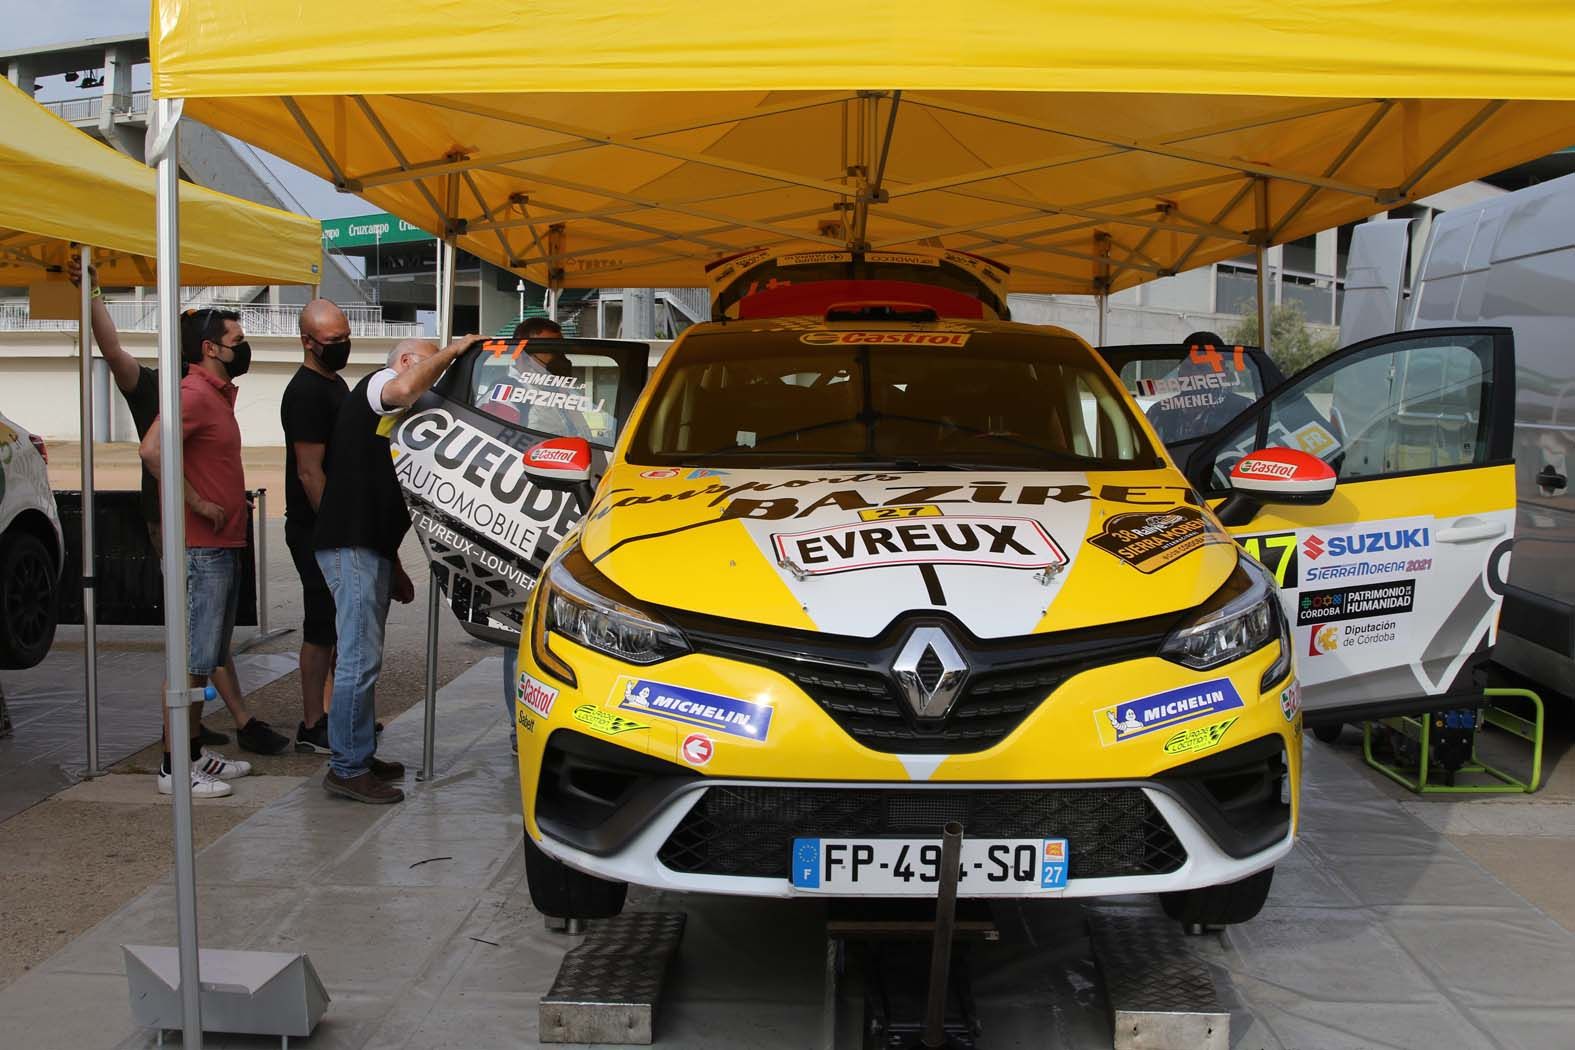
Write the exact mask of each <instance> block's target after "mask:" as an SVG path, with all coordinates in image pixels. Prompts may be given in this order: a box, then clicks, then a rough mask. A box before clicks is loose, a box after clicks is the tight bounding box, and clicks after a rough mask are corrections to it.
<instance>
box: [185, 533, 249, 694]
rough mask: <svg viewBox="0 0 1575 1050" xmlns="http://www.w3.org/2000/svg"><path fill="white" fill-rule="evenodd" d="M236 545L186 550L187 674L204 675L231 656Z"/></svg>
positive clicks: (236, 585) (237, 598) (238, 591)
mask: <svg viewBox="0 0 1575 1050" xmlns="http://www.w3.org/2000/svg"><path fill="white" fill-rule="evenodd" d="M242 553H243V550H242V548H239V547H188V548H187V549H186V673H187V674H190V675H196V676H199V677H202V678H206V677H208V676H209V675H211V674H212V673H213V669H214V668H215V667H223V666H224V663H225V661H227V660H228V659H229V658H230V636H231V635H232V634H234V633H235V613H236V610H237V609H238V608H239V606H240V598H241V572H240V568H241V554H242Z"/></svg>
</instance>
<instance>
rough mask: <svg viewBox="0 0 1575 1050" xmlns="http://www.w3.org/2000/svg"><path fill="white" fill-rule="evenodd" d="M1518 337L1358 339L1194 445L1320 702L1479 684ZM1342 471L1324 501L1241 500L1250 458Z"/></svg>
mask: <svg viewBox="0 0 1575 1050" xmlns="http://www.w3.org/2000/svg"><path fill="white" fill-rule="evenodd" d="M1514 357H1515V353H1514V341H1513V337H1512V335H1511V333H1510V330H1509V329H1507V328H1440V329H1433V330H1429V331H1409V332H1402V333H1397V334H1393V335H1386V336H1381V337H1379V338H1375V339H1369V340H1367V341H1365V342H1361V343H1357V344H1355V345H1353V346H1350V347H1346V348H1345V349H1343V350H1340V351H1337V352H1336V353H1335V354H1333V355H1331V356H1329V357H1327V358H1325V359H1324V360H1322V361H1320V362H1318V363H1316V364H1314V365H1312V366H1311V367H1309V368H1307V369H1305V370H1304V371H1302V372H1300V373H1298V374H1297V375H1295V376H1293V377H1292V378H1291V379H1290V380H1288V381H1287V382H1286V383H1284V384H1283V385H1282V386H1280V387H1279V388H1278V389H1276V390H1274V391H1272V392H1271V393H1269V394H1268V395H1267V396H1266V397H1264V398H1263V399H1262V401H1261V403H1260V404H1259V405H1258V406H1257V407H1256V408H1255V409H1253V410H1252V411H1251V412H1249V413H1248V414H1246V415H1244V416H1242V417H1241V418H1239V419H1238V420H1236V421H1235V422H1233V423H1232V424H1231V425H1230V427H1228V428H1227V429H1226V430H1225V431H1223V432H1221V433H1220V434H1218V435H1217V436H1216V437H1214V438H1212V439H1210V440H1209V441H1207V442H1205V443H1204V444H1203V445H1202V446H1200V447H1199V448H1198V449H1197V452H1196V454H1195V455H1194V457H1193V460H1192V464H1191V467H1190V468H1189V470H1188V479H1189V480H1190V481H1191V482H1192V483H1193V485H1194V486H1195V487H1196V488H1197V489H1198V491H1199V492H1200V493H1202V494H1203V495H1204V497H1205V498H1206V499H1208V500H1209V502H1210V503H1211V504H1214V505H1215V506H1216V510H1217V512H1218V513H1219V515H1220V519H1221V521H1222V522H1223V523H1224V524H1225V526H1226V527H1227V528H1228V529H1229V530H1230V531H1231V533H1232V534H1233V535H1235V537H1236V539H1237V540H1238V542H1240V543H1241V544H1242V546H1243V547H1245V548H1246V549H1247V551H1248V552H1249V553H1251V554H1253V555H1254V556H1255V557H1257V558H1258V560H1259V561H1261V562H1262V563H1263V564H1264V565H1265V566H1267V567H1268V568H1269V569H1270V570H1271V571H1272V572H1273V573H1274V575H1275V578H1276V579H1277V580H1278V582H1279V584H1280V587H1281V596H1282V602H1283V605H1284V608H1285V612H1286V615H1287V617H1288V619H1289V623H1290V625H1291V631H1292V636H1293V644H1294V645H1295V647H1296V655H1297V661H1298V669H1299V672H1298V673H1299V677H1300V680H1301V683H1302V695H1303V702H1304V704H1305V705H1306V707H1307V708H1308V709H1309V710H1314V709H1318V708H1339V709H1342V710H1347V709H1348V710H1349V711H1350V712H1351V715H1350V717H1351V718H1356V717H1359V715H1360V712H1361V710H1362V709H1363V708H1364V707H1376V706H1377V705H1380V704H1384V703H1389V702H1392V701H1396V700H1407V699H1415V698H1420V697H1425V696H1433V695H1438V694H1442V693H1446V692H1450V691H1457V690H1465V689H1467V688H1469V685H1470V677H1469V672H1470V669H1471V667H1470V665H1471V663H1472V662H1473V661H1472V657H1473V655H1474V654H1477V653H1480V652H1482V651H1483V650H1485V649H1487V648H1489V647H1491V645H1492V644H1493V641H1494V638H1495V634H1496V631H1497V625H1498V613H1499V609H1500V606H1501V605H1502V602H1503V593H1502V592H1503V581H1504V579H1505V574H1506V573H1507V572H1508V555H1509V549H1510V542H1511V539H1512V536H1513V529H1514V508H1515V476H1514V458H1513V452H1512V447H1513V446H1512V438H1513V431H1514V394H1515V388H1514V380H1515V360H1514ZM1270 446H1283V447H1289V448H1296V449H1300V450H1302V451H1303V452H1307V453H1311V454H1312V455H1315V456H1317V457H1318V458H1319V459H1321V460H1323V461H1324V462H1325V463H1327V464H1328V465H1329V466H1330V467H1332V468H1333V469H1334V471H1335V473H1336V479H1337V480H1336V485H1335V489H1334V493H1333V495H1332V496H1330V498H1329V499H1328V501H1327V502H1325V503H1322V504H1320V505H1315V506H1310V505H1293V504H1260V503H1258V502H1255V501H1254V500H1252V499H1249V498H1246V497H1244V496H1242V495H1240V494H1238V495H1235V496H1231V497H1230V498H1229V499H1227V498H1226V497H1227V496H1229V495H1230V487H1229V481H1228V476H1229V473H1230V469H1231V467H1232V466H1234V465H1235V463H1236V461H1237V460H1239V459H1240V458H1241V457H1242V456H1244V455H1245V454H1247V453H1248V452H1251V451H1254V450H1256V449H1261V448H1266V447H1270Z"/></svg>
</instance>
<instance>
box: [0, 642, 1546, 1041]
mask: <svg viewBox="0 0 1575 1050" xmlns="http://www.w3.org/2000/svg"><path fill="white" fill-rule="evenodd" d="M499 671H500V668H499V666H498V661H497V659H496V658H491V659H487V660H484V661H482V662H481V663H480V664H478V665H477V666H476V667H474V668H472V669H471V670H470V671H468V672H466V673H465V674H464V675H463V676H461V677H460V678H459V679H457V680H455V681H454V682H453V683H452V684H450V685H449V686H448V687H446V688H445V689H444V690H443V692H442V695H441V697H440V701H439V719H438V738H437V739H438V767H437V768H438V771H439V774H440V776H439V779H437V780H436V781H434V782H433V783H430V784H413V783H407V784H406V790H407V792H409V794H410V798H409V799H408V800H407V801H406V802H405V803H404V804H403V805H399V806H393V807H386V808H385V807H367V806H359V805H356V804H354V803H350V802H345V801H343V800H337V799H331V798H329V797H327V796H326V795H325V794H324V793H323V791H322V789H321V787H320V786H319V785H318V784H317V783H315V782H313V781H311V780H309V781H307V782H306V783H305V784H303V785H301V786H300V787H299V788H297V789H296V790H294V791H292V792H291V793H289V794H287V795H285V796H284V797H282V798H280V799H278V800H277V801H275V802H273V803H272V804H270V805H268V806H267V807H266V808H264V809H263V810H261V811H259V812H258V813H257V814H256V815H255V816H253V817H251V818H250V819H249V820H247V821H246V822H245V823H243V824H241V825H239V826H238V827H236V828H235V829H234V830H233V831H231V832H230V833H229V834H227V835H225V836H224V837H223V838H222V839H220V840H219V841H218V842H216V843H215V844H213V845H212V846H210V847H209V848H208V849H207V850H205V851H204V852H203V853H202V854H201V856H200V858H199V860H198V864H197V873H198V880H199V883H198V887H199V888H198V892H199V899H200V910H199V914H200V926H201V935H202V942H203V944H204V946H206V947H213V948H252V949H263V950H272V951H301V952H306V953H308V954H309V955H310V956H311V958H312V961H313V963H314V964H315V965H316V967H317V970H318V972H319V973H320V974H321V976H322V978H323V980H324V982H325V983H326V985H327V987H328V989H329V992H330V994H331V995H332V996H333V1003H332V1004H331V1005H330V1007H329V1011H328V1015H327V1017H326V1018H325V1019H324V1021H323V1023H322V1025H321V1026H320V1027H319V1028H318V1030H317V1033H316V1035H315V1036H314V1037H313V1038H312V1039H310V1040H306V1041H300V1042H296V1043H295V1044H294V1045H300V1046H309V1047H314V1048H320V1047H334V1048H362V1047H411V1048H437V1047H454V1048H486V1047H518V1046H532V1045H535V1044H536V1009H537V1000H538V999H539V997H540V996H541V994H542V993H543V992H544V991H545V990H546V989H547V988H548V986H549V985H550V984H551V982H552V979H553V977H554V975H555V973H556V971H557V967H558V963H559V960H560V959H561V957H562V955H563V952H564V951H565V950H566V949H567V948H568V947H569V946H570V945H571V944H572V943H574V940H575V939H573V938H569V937H567V936H564V935H561V934H552V933H548V932H546V931H545V930H544V928H543V924H542V920H541V917H540V916H539V915H538V914H536V913H535V912H534V911H533V910H532V908H531V906H530V898H529V894H528V892H527V889H526V886H525V879H524V870H523V861H522V858H521V853H520V848H519V834H520V830H519V829H520V819H519V795H518V789H517V787H516V775H515V772H514V765H513V760H512V758H511V756H510V754H509V747H508V737H507V735H506V734H507V730H506V726H505V725H504V723H503V720H502V717H501V713H500V710H499V708H500V704H499V700H498V678H499ZM420 732H421V711H420V708H419V707H417V708H413V709H411V710H410V711H409V712H407V713H406V714H404V715H402V716H401V717H400V718H398V719H396V720H395V721H394V722H393V724H391V725H390V726H389V727H388V730H387V732H386V733H385V734H384V737H383V742H382V745H381V748H380V750H381V752H382V753H383V754H384V755H385V756H387V757H394V758H401V759H403V760H404V761H405V762H406V763H407V764H408V765H411V766H412V767H413V766H414V764H415V763H414V761H413V760H414V759H415V758H416V757H417V756H418V754H419V746H420V744H419V742H420ZM1307 758H1308V765H1307V769H1308V775H1307V786H1306V789H1305V792H1304V794H1303V800H1304V810H1303V829H1302V830H1303V834H1302V838H1301V840H1300V843H1299V845H1298V847H1297V849H1296V852H1295V853H1294V854H1293V855H1292V856H1291V858H1289V859H1288V860H1287V861H1286V862H1285V863H1283V864H1282V865H1281V866H1280V868H1279V870H1278V872H1277V874H1276V877H1275V881H1274V890H1273V894H1272V896H1271V898H1270V901H1269V905H1268V907H1267V908H1266V909H1265V911H1264V912H1263V914H1262V915H1260V916H1259V917H1258V918H1257V919H1256V920H1255V921H1253V922H1251V923H1248V924H1246V925H1243V926H1238V927H1234V928H1232V929H1230V930H1228V931H1226V932H1224V933H1221V934H1216V935H1210V936H1206V937H1199V938H1193V939H1191V940H1190V941H1189V944H1190V945H1191V947H1192V949H1193V950H1194V951H1195V952H1196V953H1197V954H1198V955H1199V956H1200V957H1201V958H1202V959H1204V960H1206V961H1207V962H1208V963H1209V964H1211V967H1212V969H1213V972H1214V975H1215V981H1216V985H1217V987H1218V990H1219V993H1220V996H1221V998H1222V1000H1223V1001H1224V1002H1225V1003H1226V1004H1227V1005H1228V1006H1229V1008H1230V1009H1231V1013H1232V1039H1231V1043H1232V1046H1234V1047H1238V1048H1252V1050H1256V1048H1280V1050H1343V1048H1356V1047H1361V1048H1373V1047H1402V1048H1407V1050H1413V1048H1427V1050H1456V1048H1476V1047H1514V1048H1554V1047H1560V1048H1563V1047H1569V1046H1571V1045H1575V1006H1572V1005H1571V996H1572V992H1575V935H1572V934H1570V933H1569V932H1567V931H1565V930H1564V929H1563V927H1561V926H1559V925H1558V924H1557V923H1555V922H1554V921H1553V920H1552V919H1550V918H1549V917H1548V916H1547V915H1545V914H1544V913H1543V912H1541V911H1539V910H1538V909H1536V908H1535V907H1533V906H1532V905H1531V904H1529V903H1527V902H1526V901H1525V900H1524V899H1523V898H1521V897H1520V896H1518V895H1516V894H1515V893H1513V892H1512V891H1510V890H1509V889H1508V888H1507V887H1506V886H1505V885H1504V884H1503V883H1501V882H1500V881H1498V880H1497V879H1496V878H1494V877H1493V876H1492V875H1490V874H1489V873H1488V872H1487V871H1486V870H1484V869H1483V868H1481V867H1480V866H1478V865H1477V864H1476V863H1474V862H1473V861H1472V860H1470V859H1469V858H1467V857H1466V856H1465V855H1464V854H1463V853H1461V852H1460V851H1459V850H1458V849H1457V848H1456V847H1455V846H1454V845H1452V844H1450V843H1449V842H1447V841H1445V840H1444V839H1443V838H1441V837H1440V835H1439V834H1438V833H1437V832H1436V831H1434V830H1432V829H1431V828H1430V827H1429V826H1428V824H1426V823H1424V822H1423V821H1422V820H1420V819H1418V817H1416V816H1414V815H1413V814H1412V813H1411V812H1410V811H1408V810H1407V809H1406V808H1405V807H1404V806H1403V805H1402V804H1401V803H1400V802H1398V801H1396V800H1394V799H1392V798H1389V797H1387V796H1386V795H1385V793H1384V792H1382V791H1380V790H1379V788H1378V787H1377V786H1375V784H1374V782H1373V781H1372V780H1371V778H1370V777H1369V776H1368V775H1367V774H1366V773H1365V772H1361V771H1358V770H1355V769H1353V768H1352V767H1351V764H1350V762H1349V761H1348V756H1342V755H1340V754H1338V753H1336V752H1334V751H1332V750H1330V749H1329V748H1327V747H1324V746H1322V745H1319V744H1315V743H1312V742H1311V738H1310V737H1309V743H1308V747H1307ZM434 857H444V858H447V859H445V860H436V861H431V862H430V863H425V864H420V865H419V866H415V867H412V865H414V864H416V862H418V861H423V860H428V859H429V858H434ZM631 906H632V907H636V908H642V909H651V910H677V909H682V910H685V911H687V912H688V913H689V926H688V932H687V933H686V935H685V939H684V943H683V947H682V949H681V951H680V954H679V958H678V962H677V964H676V966H675V969H674V971H673V972H672V974H671V975H670V977H669V981H670V984H669V993H670V994H669V996H668V997H667V1000H666V1001H665V1003H664V1005H663V1008H662V1009H661V1010H660V1011H659V1013H658V1017H657V1041H658V1045H665V1046H672V1047H686V1048H718V1050H720V1048H723V1047H740V1046H748V1047H750V1048H751V1050H768V1048H777V1047H782V1048H790V1047H791V1048H795V1050H798V1048H806V1047H810V1046H812V1045H814V1043H815V1039H816V1033H817V1032H818V1019H819V1013H820V999H821V984H820V980H821V970H822V963H823V959H824V941H823V939H822V938H823V931H822V929H821V927H820V925H819V918H820V916H821V914H822V912H821V911H820V908H819V906H818V905H816V904H813V903H805V902H760V901H742V900H733V899H727V898H720V897H677V896H669V895H663V894H654V893H645V894H640V893H635V894H633V895H631ZM1101 907H1102V908H1109V909H1114V910H1121V911H1127V912H1129V913H1130V912H1138V913H1142V914H1148V913H1150V911H1151V910H1152V909H1153V905H1152V904H1151V903H1149V902H1148V901H1145V900H1143V899H1139V898H1134V899H1130V900H1122V901H1117V902H1113V903H1110V904H1102V905H1101ZM1085 915H1086V910H1085V909H1084V908H1083V907H1082V906H1080V905H1078V904H1077V903H1075V902H1065V901H1062V902H1047V903H1042V904H1036V905H1033V906H1029V907H1021V908H1018V907H1013V908H1009V909H1006V910H1004V911H1002V912H1001V913H1000V914H999V915H998V920H999V923H1000V926H1001V931H1002V937H1001V941H1000V943H998V944H995V945H986V946H983V947H982V948H981V949H980V950H979V952H978V953H977V954H976V956H975V969H976V974H975V990H976V992H977V994H978V997H979V1009H980V1014H981V1017H982V1020H983V1022H984V1025H985V1032H984V1036H983V1039H982V1043H981V1045H982V1046H983V1047H985V1048H1005V1047H1025V1048H1026V1047H1033V1048H1050V1047H1068V1048H1072V1047H1075V1048H1084V1047H1109V1046H1110V1045H1111V1032H1110V1026H1109V1021H1108V1020H1107V1018H1106V1014H1105V1004H1104V999H1103V994H1102V992H1101V991H1100V990H1099V986H1098V981H1097V976H1096V972H1095V967H1094V964H1093V961H1092V954H1091V950H1090V946H1089V943H1088V940H1087V937H1086V934H1085V932H1084V930H1085V926H1084V918H1085ZM174 940H175V925H174V918H173V901H172V891H171V888H170V882H169V880H168V879H166V880H165V881H164V882H162V883H160V884H157V885H155V886H154V887H152V888H151V889H149V890H148V891H147V892H146V893H144V894H143V895H142V896H141V897H140V898H138V899H137V900H135V901H133V902H132V903H131V904H129V905H127V906H126V907H125V908H123V909H121V910H120V911H119V912H118V913H116V914H115V915H113V916H111V917H110V918H108V919H106V920H105V921H104V922H102V923H100V924H99V925H98V926H97V927H95V928H94V929H92V930H90V931H89V932H87V933H86V934H84V935H83V936H82V937H80V938H78V939H77V940H76V941H75V942H73V943H72V944H70V945H69V946H67V947H66V948H65V949H63V950H62V951H61V952H59V953H58V954H57V955H55V956H54V957H53V958H51V959H50V960H48V961H47V962H46V963H44V964H43V965H41V966H39V967H38V968H37V969H36V970H34V971H33V972H31V973H29V974H27V975H25V976H23V977H22V978H20V979H19V980H17V981H16V982H15V983H14V984H12V985H11V986H9V987H8V988H6V989H5V990H4V991H0V1019H3V1020H0V1045H4V1046H5V1047H7V1048H10V1047H15V1048H17V1050H22V1048H28V1050H35V1048H51V1050H52V1048H70V1050H95V1048H100V1047H102V1048H110V1047H116V1048H132V1047H146V1046H152V1045H153V1043H154V1036H153V1033H151V1032H148V1031H143V1030H139V1029H137V1028H135V1027H134V1026H133V1025H132V1022H131V1018H130V1010H129V1007H128V1005H127V987H126V979H125V976H124V967H123V962H122V956H121V950H120V946H121V945H122V944H124V943H133V944H173V943H174ZM852 1005H853V1004H847V1006H852ZM847 1006H845V1008H844V1010H843V1014H844V1015H845V1016H848V1017H852V1016H853V1015H856V1014H857V1009H856V1008H847ZM850 1035H851V1033H850ZM173 1038H174V1039H176V1040H177V1041H178V1038H179V1037H178V1035H176V1036H174V1037H173ZM206 1045H207V1046H210V1047H246V1048H261V1047H267V1046H277V1045H278V1044H277V1041H276V1040H269V1039H262V1038H256V1037H247V1038H241V1037H235V1036H218V1035H213V1036H209V1038H208V1039H207V1041H206ZM846 1045H857V1044H856V1043H854V1042H851V1041H849V1042H847V1043H846Z"/></svg>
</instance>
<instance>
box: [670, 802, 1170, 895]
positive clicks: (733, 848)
mask: <svg viewBox="0 0 1575 1050" xmlns="http://www.w3.org/2000/svg"><path fill="white" fill-rule="evenodd" d="M949 821H957V822H958V823H960V824H962V826H963V833H964V834H965V835H967V836H969V837H970V838H992V839H993V838H1065V839H1066V840H1067V849H1068V852H1069V853H1071V868H1070V871H1069V877H1071V878H1074V879H1091V878H1108V877H1113V876H1119V875H1160V874H1164V873H1166V872H1171V871H1175V870H1176V869H1178V868H1180V867H1181V865H1182V864H1183V863H1185V862H1186V859H1187V853H1186V850H1185V849H1184V848H1182V845H1181V842H1180V840H1178V839H1177V838H1176V835H1175V832H1174V831H1172V830H1171V828H1170V825H1169V824H1167V823H1166V822H1165V818H1164V817H1162V816H1160V814H1159V811H1158V810H1156V809H1155V808H1154V804H1153V803H1152V802H1150V801H1149V799H1148V796H1147V795H1145V794H1144V793H1143V791H1142V790H1141V789H1139V788H1135V787H1111V788H1020V789H1007V788H979V789H947V788H922V789H913V788H876V787H872V786H871V787H864V786H861V787H857V788H821V787H713V788H709V789H707V790H706V792H705V794H704V796H703V797H702V798H701V799H700V801H699V802H697V803H696V804H695V806H694V808H693V809H691V810H690V811H689V812H688V813H687V814H685V816H684V818H683V820H681V821H680V822H679V824H678V826H677V827H676V828H674V829H673V832H672V834H671V835H669V836H668V837H667V841H666V842H664V843H663V844H662V848H661V850H660V851H658V853H657V856H658V857H659V859H660V860H661V862H662V863H663V864H665V865H667V867H669V868H671V869H672V870H674V871H678V872H683V873H686V874H701V875H741V876H743V875H748V876H756V877H761V878H782V879H785V878H787V877H788V874H789V873H788V860H789V856H790V853H791V850H792V846H793V840H794V839H795V838H800V837H802V838H901V837H914V838H931V837H933V838H939V837H940V831H941V827H942V826H943V825H945V824H946V823H947V822H949Z"/></svg>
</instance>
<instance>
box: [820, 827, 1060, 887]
mask: <svg viewBox="0 0 1575 1050" xmlns="http://www.w3.org/2000/svg"><path fill="white" fill-rule="evenodd" d="M1067 859H1068V852H1067V846H1066V839H969V838H965V839H963V843H962V864H961V867H960V871H959V876H960V877H959V879H958V882H957V893H958V896H962V897H1022V896H1031V895H1034V894H1041V893H1044V894H1053V893H1059V892H1061V891H1062V890H1064V889H1066V866H1067ZM940 878H941V844H940V841H939V840H938V839H794V840H793V887H794V888H795V889H797V890H799V891H800V892H803V893H831V894H838V895H841V896H871V897H933V896H935V892H936V888H937V885H938V884H939V882H940Z"/></svg>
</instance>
